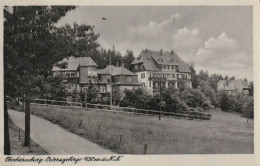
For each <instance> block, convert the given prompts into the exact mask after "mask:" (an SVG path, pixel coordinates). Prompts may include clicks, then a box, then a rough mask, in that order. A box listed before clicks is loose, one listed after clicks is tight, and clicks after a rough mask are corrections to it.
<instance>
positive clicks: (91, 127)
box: [31, 105, 254, 154]
mask: <svg viewBox="0 0 260 166" xmlns="http://www.w3.org/2000/svg"><path fill="white" fill-rule="evenodd" d="M31 112H32V114H33V115H37V116H39V117H42V118H45V119H47V120H50V121H51V122H53V123H56V124H58V125H60V126H61V127H63V128H65V129H67V130H69V131H71V132H73V133H76V134H78V135H81V136H82V137H84V138H86V139H88V140H90V141H93V142H96V143H98V144H100V145H103V146H105V147H107V148H109V149H112V150H113V151H115V152H116V153H123V154H143V153H144V144H147V154H248V153H249V154H250V153H254V131H253V130H254V128H253V124H254V121H253V120H249V123H246V118H244V117H241V116H240V115H238V114H235V113H228V112H222V111H219V110H211V111H210V113H211V115H212V117H211V120H206V121H204V120H200V121H199V120H184V119H175V118H164V117H162V119H161V120H160V121H159V119H158V117H147V116H140V115H139V116H133V115H125V114H121V113H113V112H108V111H101V110H94V109H92V110H85V109H78V108H77V109H76V108H61V107H57V106H39V105H31ZM32 125H33V124H32ZM120 135H122V137H121V142H120ZM46 139H47V138H46Z"/></svg>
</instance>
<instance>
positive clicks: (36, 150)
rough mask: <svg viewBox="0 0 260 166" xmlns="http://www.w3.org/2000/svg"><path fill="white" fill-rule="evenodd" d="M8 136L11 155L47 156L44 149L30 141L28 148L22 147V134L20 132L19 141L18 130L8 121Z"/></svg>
mask: <svg viewBox="0 0 260 166" xmlns="http://www.w3.org/2000/svg"><path fill="white" fill-rule="evenodd" d="M9 134H10V144H11V155H47V154H48V152H46V151H45V150H44V149H42V147H41V146H39V145H38V144H37V143H35V142H34V141H33V140H32V139H31V145H30V147H25V146H23V141H24V132H23V131H22V130H20V140H19V128H18V127H17V126H16V125H15V124H14V123H13V122H12V121H11V120H10V121H9Z"/></svg>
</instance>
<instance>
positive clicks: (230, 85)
mask: <svg viewBox="0 0 260 166" xmlns="http://www.w3.org/2000/svg"><path fill="white" fill-rule="evenodd" d="M221 86H223V88H224V90H234V91H235V90H237V89H241V90H242V89H248V88H249V87H248V85H247V84H246V82H245V81H243V80H242V79H238V80H228V82H227V81H226V80H220V81H219V82H218V87H221Z"/></svg>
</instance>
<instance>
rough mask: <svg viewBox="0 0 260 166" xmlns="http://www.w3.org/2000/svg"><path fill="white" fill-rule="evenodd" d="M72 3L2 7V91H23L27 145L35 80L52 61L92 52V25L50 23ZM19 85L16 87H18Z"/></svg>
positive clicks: (94, 47)
mask: <svg viewBox="0 0 260 166" xmlns="http://www.w3.org/2000/svg"><path fill="white" fill-rule="evenodd" d="M73 9H75V7H73V6H66V7H61V6H48V7H47V6H40V7H38V6H37V7H36V6H15V7H13V8H12V10H9V9H8V8H5V9H4V18H5V20H4V65H5V66H4V67H5V68H4V70H5V89H6V93H7V94H9V92H10V93H11V92H12V89H13V88H14V89H15V90H17V91H19V92H21V93H24V94H25V141H24V145H25V146H28V145H29V144H30V101H31V98H32V94H33V92H34V90H35V88H36V87H37V85H36V81H35V79H36V78H37V77H38V76H44V77H46V76H47V75H48V74H49V73H50V71H51V69H52V67H53V65H54V64H57V63H58V62H59V61H61V60H62V59H64V58H65V57H69V56H76V57H77V56H85V55H86V54H88V53H89V54H92V53H93V52H95V50H96V48H97V47H98V44H97V43H96V39H97V37H98V35H95V34H94V31H93V27H92V26H87V25H77V24H74V26H73V27H71V26H70V25H66V26H65V27H60V28H57V27H55V26H54V24H55V23H57V22H58V20H59V19H60V18H61V17H63V16H65V14H66V13H67V12H68V11H70V10H73ZM18 85H19V86H18Z"/></svg>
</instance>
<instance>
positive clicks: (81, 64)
mask: <svg viewBox="0 0 260 166" xmlns="http://www.w3.org/2000/svg"><path fill="white" fill-rule="evenodd" d="M63 62H66V63H67V67H66V68H60V67H57V66H54V67H53V69H52V73H53V76H58V75H59V76H63V77H64V83H65V84H66V90H67V91H68V92H69V93H74V92H80V91H83V92H86V90H87V87H88V85H89V84H90V83H93V84H95V85H97V83H98V75H97V64H96V63H95V62H94V61H93V60H92V59H91V58H90V57H79V58H73V57H70V58H69V59H64V60H63V61H61V62H60V63H63Z"/></svg>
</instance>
